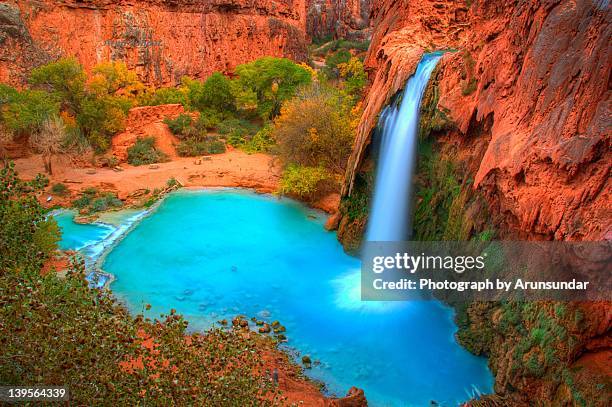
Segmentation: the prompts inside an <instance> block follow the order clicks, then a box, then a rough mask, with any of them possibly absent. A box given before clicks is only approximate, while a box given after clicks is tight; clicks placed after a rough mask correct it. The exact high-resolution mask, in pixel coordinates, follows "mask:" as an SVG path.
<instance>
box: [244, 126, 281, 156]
mask: <svg viewBox="0 0 612 407" xmlns="http://www.w3.org/2000/svg"><path fill="white" fill-rule="evenodd" d="M272 131H273V126H272V125H269V124H268V125H266V126H264V127H262V128H261V129H260V130H259V131H258V132H257V133H255V135H254V136H253V137H252V138H251V139H250V140H249V141H248V142H247V143H246V144H245V145H244V146H243V147H242V148H243V150H244V151H246V152H247V153H269V152H271V151H272V150H273V148H274V146H275V142H274V137H273V135H272Z"/></svg>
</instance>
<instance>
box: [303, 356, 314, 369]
mask: <svg viewBox="0 0 612 407" xmlns="http://www.w3.org/2000/svg"><path fill="white" fill-rule="evenodd" d="M302 364H303V365H304V367H305V368H306V369H310V368H311V367H312V360H311V359H310V356H308V355H304V356H302Z"/></svg>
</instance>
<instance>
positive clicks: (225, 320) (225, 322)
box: [219, 319, 227, 326]
mask: <svg viewBox="0 0 612 407" xmlns="http://www.w3.org/2000/svg"><path fill="white" fill-rule="evenodd" d="M219 323H220V324H221V325H223V326H225V325H227V319H222V320H221V321H219Z"/></svg>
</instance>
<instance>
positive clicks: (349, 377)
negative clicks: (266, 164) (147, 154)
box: [58, 190, 492, 406]
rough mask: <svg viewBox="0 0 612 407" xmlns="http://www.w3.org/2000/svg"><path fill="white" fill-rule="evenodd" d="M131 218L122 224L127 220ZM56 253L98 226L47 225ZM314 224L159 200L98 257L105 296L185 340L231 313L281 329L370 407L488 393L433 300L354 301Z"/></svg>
mask: <svg viewBox="0 0 612 407" xmlns="http://www.w3.org/2000/svg"><path fill="white" fill-rule="evenodd" d="M135 217H136V215H133V216H132V217H131V218H130V219H134V218H135ZM58 222H59V223H60V226H61V227H62V229H63V230H64V238H63V241H62V246H63V247H72V248H78V247H79V245H82V243H83V242H84V241H85V242H91V241H93V240H95V239H104V235H105V234H107V233H108V229H106V228H107V227H106V226H89V227H88V226H83V225H75V224H73V223H72V222H71V219H70V215H69V214H68V215H66V214H62V215H60V216H58ZM323 222H324V217H323V216H322V215H321V214H319V213H318V212H315V211H312V210H309V209H307V208H306V207H304V206H303V205H301V204H299V203H297V202H294V201H291V200H286V199H283V200H278V199H276V198H274V197H270V196H261V195H256V194H253V193H250V192H246V191H240V190H212V191H181V192H177V193H173V194H171V195H169V196H168V197H167V198H166V199H165V200H164V201H163V202H162V203H161V205H160V206H159V208H157V209H156V211H155V212H154V213H153V214H152V215H150V216H148V217H145V218H143V219H142V220H141V221H140V223H138V224H137V226H136V227H135V228H134V229H133V230H132V231H130V232H129V233H128V234H127V236H126V237H125V238H124V239H123V240H121V241H120V242H119V243H118V244H117V245H116V247H114V248H113V249H112V250H111V251H110V253H109V254H108V256H107V257H106V258H105V260H104V263H103V268H104V270H105V271H106V272H109V273H112V274H114V275H115V277H116V280H115V281H114V282H113V283H112V285H111V288H112V290H113V292H114V293H115V295H116V296H118V297H119V298H120V299H122V300H123V301H124V302H125V303H126V304H127V306H128V307H129V308H130V309H131V310H132V311H133V312H141V311H143V308H144V304H151V305H152V309H151V310H150V311H149V314H150V316H152V317H155V316H158V315H159V314H161V313H168V312H169V310H170V309H171V308H175V309H176V310H177V311H178V312H179V313H182V314H183V315H184V316H185V317H186V318H187V319H188V320H189V321H190V326H191V328H192V329H206V328H208V327H210V326H211V325H212V324H213V323H214V322H215V321H217V320H220V319H224V318H227V319H228V320H229V319H231V318H232V317H233V316H235V315H237V314H242V315H246V316H248V317H251V316H256V317H258V318H260V319H264V320H266V321H268V322H272V321H274V320H279V321H281V323H282V324H283V325H285V326H286V328H287V332H286V335H287V337H288V342H287V344H286V346H287V347H289V348H290V349H292V350H295V351H297V352H298V353H299V354H300V355H304V354H308V355H310V357H311V358H312V360H314V361H320V364H315V365H314V366H313V368H312V369H310V370H308V371H307V374H308V375H309V376H311V377H313V378H316V379H319V380H321V381H323V382H324V383H325V384H326V386H327V389H328V391H329V392H330V393H331V394H335V395H339V396H341V395H344V394H345V393H346V391H347V390H348V389H349V388H350V387H351V386H357V387H360V388H363V389H364V390H365V393H366V397H367V398H368V400H369V402H370V404H371V405H373V406H386V405H393V406H425V405H429V403H430V401H431V400H435V401H437V402H439V403H441V404H443V405H457V404H458V403H460V402H461V401H465V400H466V399H468V398H470V397H471V396H472V395H474V394H475V392H482V393H487V392H490V391H492V377H491V374H490V372H489V371H488V369H487V367H486V360H485V359H483V358H478V357H475V356H473V355H471V354H470V353H468V352H467V351H466V350H464V349H463V348H461V347H460V346H459V345H458V344H457V343H456V341H455V339H454V333H455V330H456V327H455V325H454V323H453V313H452V311H451V310H450V309H449V308H447V307H445V306H443V305H441V304H440V303H438V302H433V301H416V302H393V303H372V302H361V301H360V299H359V297H360V294H359V284H360V277H359V272H360V264H359V261H358V260H357V259H355V258H352V257H350V256H348V255H346V254H345V253H344V252H343V250H342V247H341V246H340V244H339V243H338V241H337V240H336V236H335V234H334V233H330V232H327V231H325V230H324V228H323V227H322V224H323Z"/></svg>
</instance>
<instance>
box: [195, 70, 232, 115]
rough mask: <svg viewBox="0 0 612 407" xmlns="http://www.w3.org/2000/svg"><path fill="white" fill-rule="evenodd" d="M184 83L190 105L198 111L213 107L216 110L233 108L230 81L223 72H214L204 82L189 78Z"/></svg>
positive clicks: (222, 110)
mask: <svg viewBox="0 0 612 407" xmlns="http://www.w3.org/2000/svg"><path fill="white" fill-rule="evenodd" d="M186 85H187V88H188V89H189V101H190V103H191V107H193V108H195V109H197V110H199V111H204V110H207V109H213V110H216V111H218V112H227V111H231V110H233V109H234V96H233V95H232V92H231V83H230V80H229V79H228V78H226V77H225V76H224V75H223V74H221V73H219V72H215V73H213V74H212V75H210V76H209V77H208V79H206V81H205V82H200V81H193V80H189V81H186Z"/></svg>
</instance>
